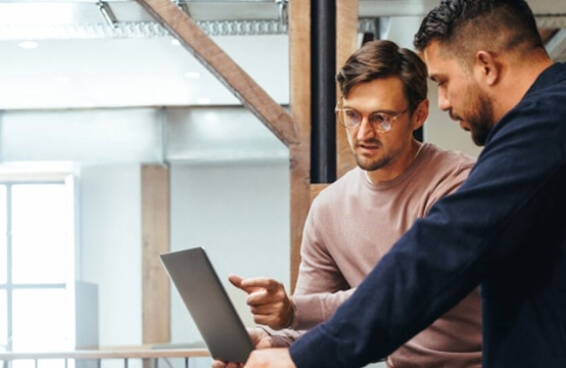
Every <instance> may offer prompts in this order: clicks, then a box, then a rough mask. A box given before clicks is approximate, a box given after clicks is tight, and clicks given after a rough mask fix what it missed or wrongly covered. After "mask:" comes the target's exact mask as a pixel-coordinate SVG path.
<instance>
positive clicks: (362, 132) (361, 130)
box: [358, 116, 375, 139]
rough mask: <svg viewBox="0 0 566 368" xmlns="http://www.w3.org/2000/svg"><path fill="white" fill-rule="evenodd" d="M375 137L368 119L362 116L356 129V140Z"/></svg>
mask: <svg viewBox="0 0 566 368" xmlns="http://www.w3.org/2000/svg"><path fill="white" fill-rule="evenodd" d="M373 136H375V129H374V127H373V126H372V125H371V123H370V122H369V119H368V117H366V116H364V117H363V118H362V122H361V123H360V126H359V127H358V139H366V138H368V137H373Z"/></svg>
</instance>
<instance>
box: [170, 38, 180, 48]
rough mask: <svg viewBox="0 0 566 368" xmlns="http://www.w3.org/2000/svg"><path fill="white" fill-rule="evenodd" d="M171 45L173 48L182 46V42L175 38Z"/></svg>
mask: <svg viewBox="0 0 566 368" xmlns="http://www.w3.org/2000/svg"><path fill="white" fill-rule="evenodd" d="M171 45H173V46H181V41H179V40H178V39H176V38H174V39H172V40H171Z"/></svg>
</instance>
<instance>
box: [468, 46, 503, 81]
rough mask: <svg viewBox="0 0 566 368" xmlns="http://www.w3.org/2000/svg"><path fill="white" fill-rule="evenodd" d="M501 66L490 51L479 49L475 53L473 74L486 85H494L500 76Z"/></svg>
mask: <svg viewBox="0 0 566 368" xmlns="http://www.w3.org/2000/svg"><path fill="white" fill-rule="evenodd" d="M501 68H502V65H501V64H500V63H499V62H498V61H497V59H496V58H495V56H494V54H492V53H491V52H489V51H483V50H480V51H478V52H477V53H476V58H475V60H474V76H475V78H476V80H477V81H478V82H480V83H482V84H484V85H487V86H493V85H495V84H496V83H497V82H498V81H499V78H500V76H501Z"/></svg>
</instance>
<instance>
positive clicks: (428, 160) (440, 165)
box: [423, 143, 476, 170]
mask: <svg viewBox="0 0 566 368" xmlns="http://www.w3.org/2000/svg"><path fill="white" fill-rule="evenodd" d="M423 156H424V157H423V158H424V160H423V161H424V163H425V164H428V165H430V166H431V167H432V168H436V169H438V170H454V169H460V170H469V169H471V168H472V166H474V164H475V163H476V158H474V157H473V156H470V155H468V154H466V153H464V152H460V151H455V150H448V149H445V148H442V147H439V146H437V145H436V144H433V143H426V145H425V147H423Z"/></svg>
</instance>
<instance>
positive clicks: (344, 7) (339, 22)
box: [336, 0, 359, 177]
mask: <svg viewBox="0 0 566 368" xmlns="http://www.w3.org/2000/svg"><path fill="white" fill-rule="evenodd" d="M358 47H359V45H358V0H348V1H343V0H342V1H341V0H336V72H337V73H338V71H339V70H340V68H342V66H343V65H344V63H345V62H346V59H348V57H349V56H350V55H351V54H352V53H353V52H354V51H355V50H357V49H358ZM340 96H341V94H340V89H339V88H338V86H336V100H337V101H338V98H340ZM336 154H337V156H338V157H337V158H336V165H337V168H336V172H337V176H338V177H341V176H342V175H344V174H345V173H346V172H347V171H348V170H350V169H352V168H353V167H355V166H356V162H355V160H354V156H353V155H352V151H351V150H350V145H349V144H348V138H347V137H346V130H345V128H344V127H343V126H341V125H338V126H337V127H336Z"/></svg>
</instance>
